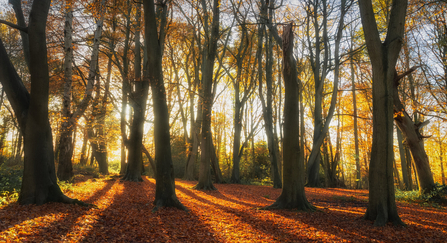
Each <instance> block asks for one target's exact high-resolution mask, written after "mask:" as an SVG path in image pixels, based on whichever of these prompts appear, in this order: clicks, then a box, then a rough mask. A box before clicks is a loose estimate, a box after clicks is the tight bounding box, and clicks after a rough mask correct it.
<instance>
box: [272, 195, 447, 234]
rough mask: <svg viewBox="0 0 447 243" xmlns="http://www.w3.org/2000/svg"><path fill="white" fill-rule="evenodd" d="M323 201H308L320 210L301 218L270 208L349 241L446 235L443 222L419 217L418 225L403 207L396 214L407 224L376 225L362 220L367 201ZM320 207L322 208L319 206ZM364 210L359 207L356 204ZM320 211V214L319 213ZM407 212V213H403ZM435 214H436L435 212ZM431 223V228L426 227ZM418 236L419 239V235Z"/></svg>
mask: <svg viewBox="0 0 447 243" xmlns="http://www.w3.org/2000/svg"><path fill="white" fill-rule="evenodd" d="M333 201H334V202H332V203H329V204H328V203H326V202H325V201H324V200H318V201H312V203H313V204H314V205H316V206H318V207H319V208H323V209H322V210H318V211H317V212H315V213H314V214H318V215H317V216H313V217H312V216H310V217H309V216H305V217H303V216H302V215H300V214H299V213H296V212H293V211H286V210H274V211H272V212H273V213H275V214H277V215H278V216H281V217H286V218H289V219H292V220H295V221H297V222H303V223H305V224H307V225H309V226H311V227H314V228H315V229H318V231H322V232H325V233H326V234H328V235H333V236H336V237H337V238H338V239H340V240H345V241H353V242H371V241H386V242H408V241H414V240H416V241H428V242H444V241H445V239H446V238H447V233H446V232H445V231H443V230H442V229H445V227H446V226H445V224H440V223H439V222H438V223H430V222H429V220H422V221H420V222H419V224H417V225H415V224H414V223H412V222H410V221H409V220H408V218H407V217H408V215H411V214H412V211H411V209H406V210H403V209H402V208H400V207H399V206H398V211H399V215H401V218H402V220H403V221H404V222H406V223H408V226H407V227H402V226H395V225H392V224H388V225H387V226H384V227H376V226H374V225H373V222H372V221H367V220H364V219H363V215H364V213H365V210H366V206H367V202H364V201H361V200H357V201H352V202H342V203H340V202H337V200H333ZM321 206H323V207H321ZM360 206H361V207H362V208H363V209H364V210H359V208H358V207H360ZM321 214H324V215H321ZM407 214H408V215H407ZM437 216H438V217H439V215H437ZM424 218H425V219H428V218H436V213H433V214H432V215H427V214H426V215H424ZM430 226H431V227H430ZM421 237H422V238H421Z"/></svg>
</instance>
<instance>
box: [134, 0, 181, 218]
mask: <svg viewBox="0 0 447 243" xmlns="http://www.w3.org/2000/svg"><path fill="white" fill-rule="evenodd" d="M143 4H144V23H145V39H146V45H147V57H148V63H147V66H146V67H145V68H146V70H145V74H147V75H148V76H147V77H144V80H143V85H147V84H148V81H149V83H150V86H151V90H152V100H153V104H154V142H155V161H156V163H157V165H156V169H157V173H156V177H155V180H156V185H155V201H154V204H155V208H154V210H157V209H158V208H160V207H177V208H180V209H184V210H186V208H185V206H183V204H181V203H180V201H179V200H178V199H177V196H176V195H175V181H174V168H173V163H172V156H171V141H170V140H171V135H170V131H169V128H170V127H169V111H168V106H167V103H166V91H165V87H164V82H163V73H162V71H163V68H162V60H163V58H162V57H163V48H164V38H165V34H166V33H165V28H166V24H167V21H166V15H167V4H166V2H164V1H161V0H158V1H157V12H156V11H155V5H154V1H153V0H144V2H143ZM156 17H157V18H156ZM157 25H159V26H157ZM143 114H144V113H143ZM140 151H141V150H140ZM140 153H141V152H140Z"/></svg>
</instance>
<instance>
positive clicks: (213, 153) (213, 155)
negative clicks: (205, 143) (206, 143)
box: [211, 141, 224, 183]
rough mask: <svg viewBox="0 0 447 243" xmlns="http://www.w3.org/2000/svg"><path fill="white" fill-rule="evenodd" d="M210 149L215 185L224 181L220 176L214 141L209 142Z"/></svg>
mask: <svg viewBox="0 0 447 243" xmlns="http://www.w3.org/2000/svg"><path fill="white" fill-rule="evenodd" d="M211 145H212V149H211V167H212V169H213V172H214V179H215V183H222V182H223V181H224V179H223V176H222V171H221V170H220V165H219V158H218V157H217V154H216V148H215V146H214V141H211Z"/></svg>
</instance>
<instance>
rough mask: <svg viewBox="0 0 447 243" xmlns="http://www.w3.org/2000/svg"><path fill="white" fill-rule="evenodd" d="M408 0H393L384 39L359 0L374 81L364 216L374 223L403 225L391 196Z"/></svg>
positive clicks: (363, 0) (368, 5) (367, 1)
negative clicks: (396, 93) (397, 82)
mask: <svg viewBox="0 0 447 243" xmlns="http://www.w3.org/2000/svg"><path fill="white" fill-rule="evenodd" d="M407 4H408V2H407V0H393V3H392V7H391V14H390V19H389V24H388V32H387V35H386V38H385V41H384V42H382V41H381V38H380V35H379V31H378V29H377V24H376V19H375V17H374V10H373V6H372V2H371V0H360V1H359V6H360V14H361V18H362V26H363V32H364V35H365V40H366V46H367V49H368V54H369V56H370V59H371V65H372V72H373V82H372V85H373V86H372V93H373V142H372V150H371V162H370V166H369V202H368V208H367V210H366V214H365V219H367V220H373V221H374V225H377V226H383V225H385V224H386V223H387V222H392V223H394V224H403V222H402V221H401V219H400V217H399V215H398V213H397V207H396V202H395V196H394V180H393V161H394V151H393V83H394V72H395V65H396V62H397V58H398V56H399V51H400V49H401V46H402V41H401V40H402V38H403V35H404V30H405V28H404V26H405V24H404V23H405V15H406V9H407Z"/></svg>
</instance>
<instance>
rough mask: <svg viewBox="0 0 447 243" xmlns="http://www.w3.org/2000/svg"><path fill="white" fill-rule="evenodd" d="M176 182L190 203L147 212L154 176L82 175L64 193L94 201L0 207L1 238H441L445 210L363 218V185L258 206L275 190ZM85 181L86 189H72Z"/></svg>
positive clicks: (404, 208) (405, 207) (402, 209)
mask: <svg viewBox="0 0 447 243" xmlns="http://www.w3.org/2000/svg"><path fill="white" fill-rule="evenodd" d="M195 183H196V182H194V181H184V180H176V194H177V197H178V198H179V200H180V201H181V202H182V203H183V204H184V205H185V206H186V207H187V208H188V209H189V211H188V212H185V211H181V210H178V209H174V208H162V209H160V210H158V211H156V212H151V211H152V209H153V208H154V205H152V202H153V201H154V196H155V180H154V179H151V178H148V177H144V181H143V182H141V183H136V182H121V181H119V180H100V179H99V180H94V181H92V180H87V181H82V182H78V183H76V185H75V186H73V188H72V189H71V190H68V191H65V193H66V195H67V196H69V197H72V198H77V199H80V200H83V201H85V202H87V203H92V204H95V205H96V206H97V208H93V207H82V206H78V205H67V204H60V203H48V204H45V205H41V206H36V205H27V206H21V205H18V204H17V203H13V204H9V205H7V206H3V207H2V208H0V242H24V241H28V242H315V241H317V242H403V241H405V242H408V241H416V242H445V239H446V238H447V232H446V229H447V211H446V210H445V208H444V209H442V208H441V209H438V208H429V207H423V206H419V205H415V204H409V203H399V202H398V203H397V205H398V212H399V214H400V216H401V218H402V220H403V221H404V222H405V223H406V224H407V227H401V226H393V225H387V226H385V227H374V226H373V223H372V222H370V221H365V220H363V218H362V216H363V214H364V213H365V211H366V206H367V200H368V191H366V190H348V189H323V188H306V196H307V198H308V200H309V201H310V202H311V203H312V204H313V205H314V206H316V208H317V210H316V211H315V212H299V211H294V210H272V211H267V210H260V208H262V207H264V206H267V205H270V204H272V203H273V202H274V201H275V199H276V198H277V197H278V196H279V195H280V193H281V189H274V188H271V187H267V186H254V185H236V184H215V187H216V188H217V189H218V190H217V191H199V190H194V189H191V187H192V186H194V185H195ZM78 187H79V188H81V187H88V190H77V189H76V188H78Z"/></svg>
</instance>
